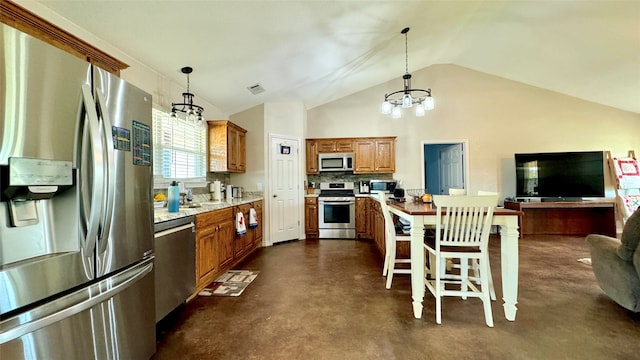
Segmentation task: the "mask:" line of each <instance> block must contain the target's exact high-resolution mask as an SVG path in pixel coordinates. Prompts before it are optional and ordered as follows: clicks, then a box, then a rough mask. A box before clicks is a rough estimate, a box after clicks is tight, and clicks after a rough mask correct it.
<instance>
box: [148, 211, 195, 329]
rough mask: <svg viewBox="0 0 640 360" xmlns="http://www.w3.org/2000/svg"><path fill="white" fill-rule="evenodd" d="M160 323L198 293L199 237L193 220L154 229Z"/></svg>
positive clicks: (170, 221) (157, 224) (162, 224)
mask: <svg viewBox="0 0 640 360" xmlns="http://www.w3.org/2000/svg"><path fill="white" fill-rule="evenodd" d="M154 232H155V241H154V250H155V256H156V259H155V285H156V290H155V295H156V323H158V322H159V321H160V320H162V319H163V318H164V317H165V316H167V314H169V313H170V312H171V311H173V310H174V309H175V308H177V307H178V306H179V305H180V304H182V303H184V302H185V301H186V300H187V298H188V297H189V296H191V294H193V293H194V292H195V291H196V264H195V261H196V258H195V257H196V237H195V223H194V218H193V216H188V217H183V218H179V219H174V220H169V221H163V222H160V223H156V224H155V226H154Z"/></svg>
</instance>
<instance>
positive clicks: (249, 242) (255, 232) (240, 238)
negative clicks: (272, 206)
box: [233, 201, 262, 262]
mask: <svg viewBox="0 0 640 360" xmlns="http://www.w3.org/2000/svg"><path fill="white" fill-rule="evenodd" d="M251 208H253V209H254V210H255V211H256V218H257V221H258V226H257V227H255V228H253V229H252V228H250V227H249V221H250V209H251ZM238 212H242V214H243V215H244V220H245V225H246V227H247V233H246V234H244V235H238V234H237V233H236V234H235V236H234V240H233V256H234V262H237V261H240V260H241V258H243V257H244V256H246V255H248V254H250V253H251V252H252V251H253V250H254V249H256V248H258V247H260V246H261V245H262V201H254V202H252V203H247V204H241V205H238V206H236V207H235V208H234V219H235V216H236V215H235V214H237V213H238Z"/></svg>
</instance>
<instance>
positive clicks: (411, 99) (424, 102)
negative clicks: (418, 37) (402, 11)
mask: <svg viewBox="0 0 640 360" xmlns="http://www.w3.org/2000/svg"><path fill="white" fill-rule="evenodd" d="M408 32H409V28H408V27H407V28H404V29H402V31H401V32H400V33H401V34H404V46H405V74H404V75H403V76H402V80H403V84H404V88H403V89H402V90H398V91H394V92H392V93H390V94H385V95H384V102H383V103H382V106H381V107H380V112H381V113H382V114H384V115H389V114H390V115H391V117H392V118H393V119H399V118H401V117H402V108H405V109H408V108H411V107H413V106H414V105H415V106H416V110H415V114H416V116H417V117H423V116H425V112H426V111H428V110H433V108H434V101H433V97H431V89H427V90H423V89H412V88H411V74H409V55H408V54H409V51H408V46H407V33H408ZM400 94H402V96H400Z"/></svg>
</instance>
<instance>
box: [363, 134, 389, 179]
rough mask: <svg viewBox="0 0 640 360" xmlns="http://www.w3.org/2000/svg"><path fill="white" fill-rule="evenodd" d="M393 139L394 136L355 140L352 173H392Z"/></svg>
mask: <svg viewBox="0 0 640 360" xmlns="http://www.w3.org/2000/svg"><path fill="white" fill-rule="evenodd" d="M395 140H396V138H395V137H384V138H359V139H357V140H355V141H354V153H355V155H354V160H353V163H354V164H353V173H354V174H376V173H382V174H388V173H394V172H395V171H396V152H395Z"/></svg>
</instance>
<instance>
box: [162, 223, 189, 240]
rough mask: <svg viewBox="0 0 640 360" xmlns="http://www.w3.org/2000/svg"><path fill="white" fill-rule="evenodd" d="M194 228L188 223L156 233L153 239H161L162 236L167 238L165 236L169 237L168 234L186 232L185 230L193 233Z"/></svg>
mask: <svg viewBox="0 0 640 360" xmlns="http://www.w3.org/2000/svg"><path fill="white" fill-rule="evenodd" d="M195 228H196V225H195V224H194V223H189V224H186V225H182V226H176V227H174V228H171V229H167V230H164V231H160V232H157V233H155V234H154V235H153V237H154V238H159V237H162V236H167V235H170V234H173V233H177V232H179V231H182V230H187V229H191V231H192V232H193V231H195Z"/></svg>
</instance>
